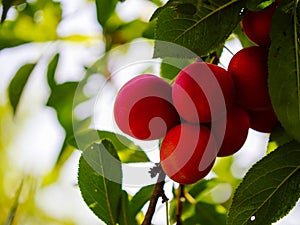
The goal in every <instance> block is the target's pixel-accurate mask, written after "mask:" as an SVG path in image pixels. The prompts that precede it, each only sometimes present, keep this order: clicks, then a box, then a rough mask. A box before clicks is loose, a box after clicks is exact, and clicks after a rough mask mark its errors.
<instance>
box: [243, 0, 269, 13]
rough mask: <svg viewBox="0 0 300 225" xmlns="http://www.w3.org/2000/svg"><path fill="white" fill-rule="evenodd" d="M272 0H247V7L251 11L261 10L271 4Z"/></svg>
mask: <svg viewBox="0 0 300 225" xmlns="http://www.w3.org/2000/svg"><path fill="white" fill-rule="evenodd" d="M273 2H274V0H247V9H249V10H251V11H259V10H262V9H264V8H266V7H268V6H269V5H271V4H272V3H273Z"/></svg>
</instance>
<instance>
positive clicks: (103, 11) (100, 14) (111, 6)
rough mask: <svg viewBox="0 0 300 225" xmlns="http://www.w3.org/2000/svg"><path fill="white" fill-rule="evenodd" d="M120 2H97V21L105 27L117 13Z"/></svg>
mask: <svg viewBox="0 0 300 225" xmlns="http://www.w3.org/2000/svg"><path fill="white" fill-rule="evenodd" d="M117 3H118V0H96V10H97V19H98V22H99V23H100V25H101V26H104V27H105V24H106V21H107V20H108V19H109V17H110V16H111V15H112V13H113V12H114V11H115V8H116V5H117Z"/></svg>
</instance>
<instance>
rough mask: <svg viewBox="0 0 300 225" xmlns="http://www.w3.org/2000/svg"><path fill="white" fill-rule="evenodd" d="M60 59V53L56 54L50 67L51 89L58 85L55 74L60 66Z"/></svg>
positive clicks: (48, 72)
mask: <svg viewBox="0 0 300 225" xmlns="http://www.w3.org/2000/svg"><path fill="white" fill-rule="evenodd" d="M59 57H60V55H59V53H57V54H55V56H54V57H53V58H52V60H51V61H50V63H49V65H48V70H47V81H48V84H49V86H50V88H51V89H52V88H54V86H55V85H56V81H55V72H56V68H57V65H58V61H59Z"/></svg>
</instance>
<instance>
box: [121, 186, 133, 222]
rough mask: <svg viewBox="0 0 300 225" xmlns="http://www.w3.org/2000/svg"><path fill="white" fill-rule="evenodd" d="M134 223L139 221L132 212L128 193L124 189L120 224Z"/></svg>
mask: <svg viewBox="0 0 300 225" xmlns="http://www.w3.org/2000/svg"><path fill="white" fill-rule="evenodd" d="M134 224H137V222H136V220H135V216H132V214H131V213H130V205H129V200H128V194H127V192H126V191H122V198H121V208H120V215H119V225H134Z"/></svg>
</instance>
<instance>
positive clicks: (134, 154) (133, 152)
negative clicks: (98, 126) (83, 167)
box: [68, 130, 149, 163]
mask: <svg viewBox="0 0 300 225" xmlns="http://www.w3.org/2000/svg"><path fill="white" fill-rule="evenodd" d="M104 139H107V140H110V141H111V142H112V143H113V145H114V147H115V149H116V151H117V152H118V156H119V157H120V160H121V162H123V163H134V162H149V159H148V157H147V155H146V153H145V152H144V151H143V150H142V149H141V148H140V147H139V146H137V145H136V144H135V143H134V142H133V141H131V140H129V139H128V138H126V137H124V136H123V135H120V134H116V133H113V132H110V131H103V130H102V131H96V130H85V131H83V132H81V133H76V134H75V136H73V137H72V138H70V139H69V140H68V143H69V144H71V145H72V146H74V147H75V148H77V149H85V148H87V147H88V146H89V145H90V144H92V143H93V142H97V141H100V140H104Z"/></svg>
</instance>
